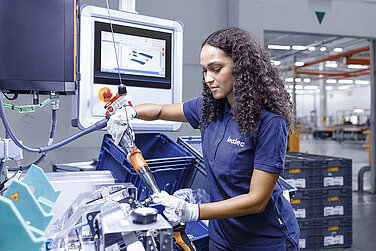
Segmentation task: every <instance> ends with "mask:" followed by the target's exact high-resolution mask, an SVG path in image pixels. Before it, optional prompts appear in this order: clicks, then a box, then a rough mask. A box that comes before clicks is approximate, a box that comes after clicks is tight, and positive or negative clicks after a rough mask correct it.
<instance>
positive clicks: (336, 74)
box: [296, 68, 369, 76]
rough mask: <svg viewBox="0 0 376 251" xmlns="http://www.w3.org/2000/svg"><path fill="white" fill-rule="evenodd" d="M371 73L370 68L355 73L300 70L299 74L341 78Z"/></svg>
mask: <svg viewBox="0 0 376 251" xmlns="http://www.w3.org/2000/svg"><path fill="white" fill-rule="evenodd" d="M364 71H369V68H364V69H359V70H354V71H317V70H299V71H296V73H298V74H306V75H325V76H339V75H351V74H357V73H359V72H364Z"/></svg>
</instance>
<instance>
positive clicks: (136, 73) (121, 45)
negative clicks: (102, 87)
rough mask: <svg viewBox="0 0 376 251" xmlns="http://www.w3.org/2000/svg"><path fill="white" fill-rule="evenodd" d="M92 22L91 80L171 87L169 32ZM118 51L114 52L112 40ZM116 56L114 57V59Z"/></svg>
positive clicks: (104, 82)
mask: <svg viewBox="0 0 376 251" xmlns="http://www.w3.org/2000/svg"><path fill="white" fill-rule="evenodd" d="M112 27H113V32H114V33H113V34H112V32H111V26H110V24H109V23H102V22H95V45H94V48H95V49H94V51H95V53H94V82H95V83H101V84H115V85H118V84H119V74H121V78H122V80H124V81H125V82H126V85H127V86H138V87H153V88H162V89H170V88H171V54H172V53H171V50H172V48H171V33H168V32H161V31H154V30H146V29H142V28H136V27H130V26H124V25H122V26H121V25H116V24H113V25H112ZM113 41H115V46H116V52H117V55H115V53H114V43H113ZM116 57H117V59H116Z"/></svg>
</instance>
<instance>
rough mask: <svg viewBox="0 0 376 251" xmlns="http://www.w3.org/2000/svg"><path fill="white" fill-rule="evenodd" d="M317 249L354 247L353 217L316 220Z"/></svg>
mask: <svg viewBox="0 0 376 251" xmlns="http://www.w3.org/2000/svg"><path fill="white" fill-rule="evenodd" d="M316 224H317V225H316V236H317V238H316V249H332V248H346V247H351V246H352V242H353V240H352V236H353V233H352V217H351V216H349V217H334V218H327V219H320V220H316Z"/></svg>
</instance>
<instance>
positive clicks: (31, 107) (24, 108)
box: [3, 93, 54, 112]
mask: <svg viewBox="0 0 376 251" xmlns="http://www.w3.org/2000/svg"><path fill="white" fill-rule="evenodd" d="M3 94H4V96H5V97H6V95H5V93H3ZM53 98H54V95H51V96H50V98H48V99H46V100H45V101H43V102H42V103H40V104H38V105H12V104H3V106H4V108H9V109H11V110H15V111H19V112H33V111H35V108H37V107H43V106H45V105H47V104H48V103H50V102H52V100H53Z"/></svg>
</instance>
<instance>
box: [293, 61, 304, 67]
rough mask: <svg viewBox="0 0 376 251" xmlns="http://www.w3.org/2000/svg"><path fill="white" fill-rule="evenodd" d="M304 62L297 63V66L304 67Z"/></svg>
mask: <svg viewBox="0 0 376 251" xmlns="http://www.w3.org/2000/svg"><path fill="white" fill-rule="evenodd" d="M303 65H304V62H295V66H303Z"/></svg>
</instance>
